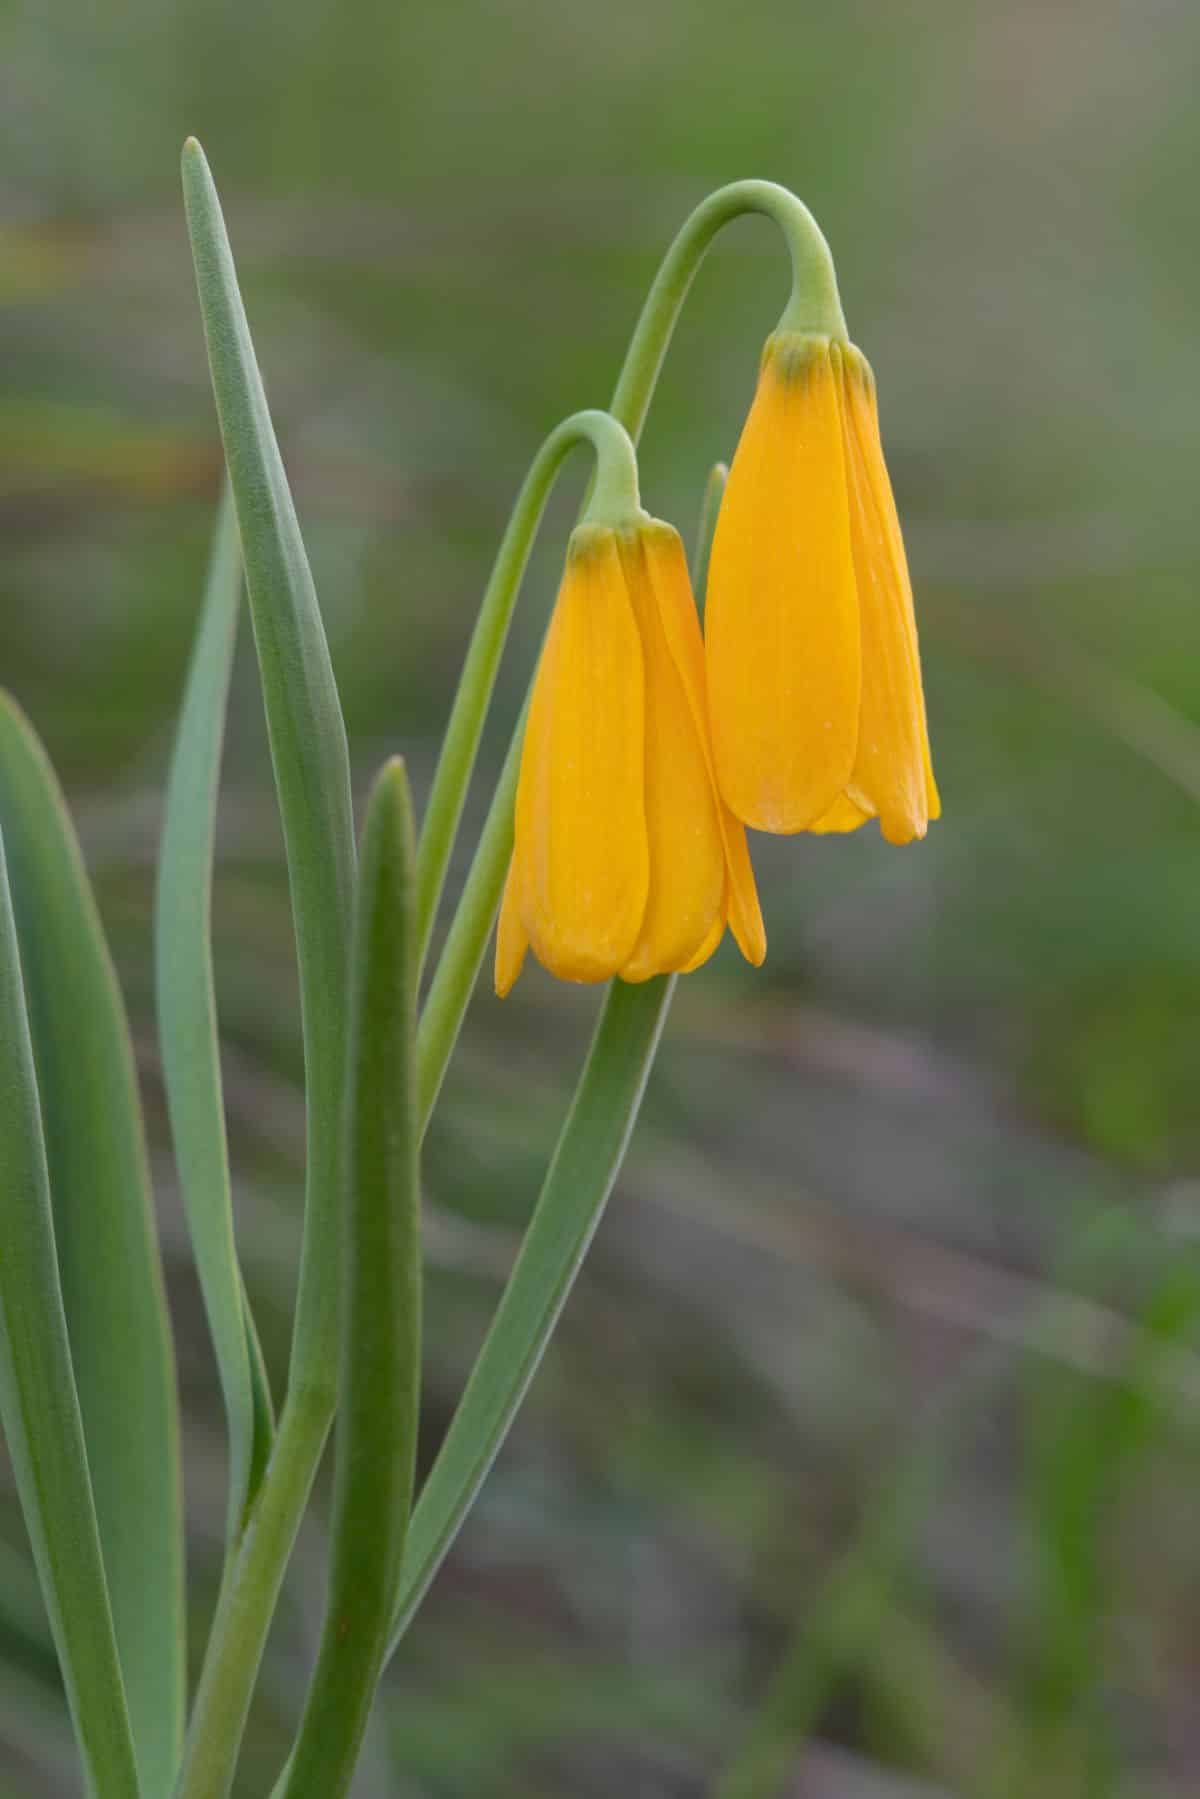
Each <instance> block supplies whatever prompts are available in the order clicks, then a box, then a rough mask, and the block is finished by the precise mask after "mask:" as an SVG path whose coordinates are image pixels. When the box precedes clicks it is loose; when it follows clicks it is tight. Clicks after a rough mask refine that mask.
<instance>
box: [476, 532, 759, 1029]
mask: <svg viewBox="0 0 1200 1799" xmlns="http://www.w3.org/2000/svg"><path fill="white" fill-rule="evenodd" d="M726 924H728V925H729V926H730V928H731V929H732V931H733V934H734V936H735V938H736V939H737V942H738V944H739V946H740V948H741V950H742V953H743V954H744V955H745V956H746V957H747V958H748V960H750V961H751V962H754V963H759V962H761V961H762V959H763V956H764V954H765V952H766V939H765V936H764V934H763V924H762V915H761V912H760V910H759V905H758V895H757V892H756V890H755V885H754V875H753V872H752V870H751V867H750V858H749V854H748V852H747V849H746V839H745V833H744V831H743V829H742V826H741V825H740V824H739V823H738V822H737V820H736V819H735V818H734V817H733V816H732V814H731V813H730V812H729V809H728V807H726V806H725V804H724V803H723V801H722V800H721V797H720V794H719V791H718V788H717V783H716V777H715V772H714V768H713V762H712V751H711V745H710V738H709V726H708V713H707V703H706V699H705V689H704V652H703V647H702V644H701V638H700V628H699V622H698V620H697V616H696V608H695V603H694V600H693V597H692V590H691V582H690V580H689V578H688V570H687V562H686V559H685V556H684V551H683V545H682V543H681V542H680V539H679V535H678V533H677V532H676V531H675V530H674V529H673V528H672V527H671V526H670V525H667V524H663V523H661V522H660V521H658V520H656V519H652V518H649V517H648V516H647V515H646V514H644V513H643V514H641V515H640V517H639V518H638V519H636V520H633V521H631V522H630V523H629V524H628V525H627V526H624V525H622V526H619V527H613V526H610V525H600V524H586V523H585V524H583V525H581V526H579V527H578V529H577V530H576V531H575V532H574V534H573V536H572V538H571V542H570V545H569V547H568V552H567V562H566V569H565V571H564V574H563V579H562V585H561V587H560V589H559V593H558V599H557V601H556V604H555V608H554V616H553V619H552V620H551V624H550V630H549V634H548V636H547V639H546V644H545V648H544V650H543V652H542V659H541V662H540V664H539V667H538V672H537V677H536V680H535V682H534V689H533V695H532V699H531V702H530V710H529V718H528V723H527V725H526V728H525V741H524V746H523V750H522V755H521V772H520V780H519V784H518V789H517V802H516V816H515V825H514V844H513V856H512V862H511V864H510V867H509V873H508V880H507V883H506V885H505V890H504V900H503V904H502V907H501V913H500V924H499V929H498V933H497V939H496V991H497V992H498V993H499V994H500V995H501V996H503V995H504V994H506V993H507V992H508V991H509V989H510V988H511V987H512V985H513V982H514V981H515V980H516V978H517V976H518V974H519V973H520V971H521V965H522V963H523V961H524V958H525V952H526V950H527V949H528V948H529V947H530V946H532V948H533V951H534V954H535V955H536V956H537V958H538V960H539V961H540V962H541V963H542V964H543V965H544V966H545V967H546V968H548V969H549V970H550V972H551V973H552V974H555V975H558V976H560V977H561V978H562V979H564V980H570V981H603V980H607V979H609V978H610V977H611V976H613V975H620V976H621V977H622V979H624V980H627V981H644V980H648V979H649V978H650V977H651V976H652V975H658V974H667V973H672V972H675V971H683V970H686V969H691V968H695V967H698V966H699V965H700V963H702V962H704V961H707V959H708V957H709V956H710V955H712V953H713V951H714V950H715V949H716V947H717V944H718V943H719V942H720V940H721V937H722V935H723V934H724V930H725V926H726Z"/></svg>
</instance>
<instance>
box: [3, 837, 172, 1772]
mask: <svg viewBox="0 0 1200 1799" xmlns="http://www.w3.org/2000/svg"><path fill="white" fill-rule="evenodd" d="M80 1010H81V1012H82V1006H81V1008H80ZM0 1240H2V1241H3V1244H4V1253H3V1255H2V1256H0V1417H2V1419H3V1424H4V1434H5V1438H6V1440H7V1443H8V1451H9V1455H10V1457H11V1459H12V1464H13V1470H14V1473H15V1475H16V1480H17V1487H18V1491H19V1493H20V1496H21V1505H22V1508H23V1510H24V1513H25V1520H26V1524H27V1526H28V1529H29V1535H30V1540H31V1542H32V1544H33V1550H34V1556H35V1558H36V1560H37V1564H38V1573H39V1575H40V1577H41V1583H42V1591H43V1594H44V1596H45V1601H46V1609H47V1611H48V1613H49V1615H50V1623H51V1628H52V1629H53V1632H54V1639H55V1643H56V1645H57V1648H58V1656H59V1662H60V1665H61V1667H62V1673H63V1681H64V1684H65V1686H66V1689H67V1698H68V1701H69V1703H70V1706H71V1713H72V1716H73V1718H74V1720H75V1730H76V1736H77V1740H78V1743H79V1749H80V1753H81V1756H82V1758H83V1765H84V1770H85V1773H86V1776H87V1781H88V1786H89V1789H90V1791H91V1792H93V1793H96V1794H99V1793H102V1794H104V1795H105V1799H138V1774H137V1764H136V1761H135V1756H134V1747H133V1737H132V1733H131V1730H130V1724H129V1712H128V1709H127V1706H126V1702H125V1693H124V1689H123V1686H122V1681H121V1669H120V1663H119V1661H118V1658H117V1645H116V1637H115V1633H114V1629H113V1618H112V1611H111V1608H110V1606H109V1598H108V1589H107V1584H106V1581H105V1574H104V1558H103V1555H102V1552H101V1548H100V1534H99V1530H98V1528H97V1523H96V1510H95V1505H94V1503H93V1498H92V1487H91V1481H90V1479H89V1477H88V1465H87V1451H86V1449H85V1447H84V1438H83V1421H82V1418H81V1416H80V1409H79V1399H78V1395H77V1392H76V1388H75V1380H74V1376H73V1373H72V1368H71V1348H70V1343H69V1339H68V1335H67V1320H66V1316H65V1313H64V1310H63V1295H62V1286H61V1283H60V1279H59V1270H58V1258H57V1253H56V1245H55V1229H54V1220H53V1216H52V1212H51V1206H50V1182H49V1174H48V1171H47V1165H46V1147H45V1142H44V1138H43V1133H42V1119H41V1109H40V1105H39V1099H38V1079H37V1074H36V1072H35V1067H34V1053H33V1043H32V1040H31V1036H30V1028H29V1014H28V1011H27V1008H26V1002H25V990H24V984H23V979H22V968H21V956H20V950H19V948H18V942H17V926H16V920H15V917H14V914H13V906H12V896H11V892H10V889H9V882H8V873H7V867H6V862H5V854H4V845H3V831H2V830H0ZM169 1653H170V1651H169V1648H168V1656H169ZM160 1790H163V1791H165V1790H166V1789H165V1787H164V1788H162V1789H160Z"/></svg>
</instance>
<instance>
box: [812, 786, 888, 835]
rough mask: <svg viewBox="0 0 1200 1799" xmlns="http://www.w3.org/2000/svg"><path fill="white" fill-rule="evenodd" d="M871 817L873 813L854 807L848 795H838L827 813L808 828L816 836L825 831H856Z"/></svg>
mask: <svg viewBox="0 0 1200 1799" xmlns="http://www.w3.org/2000/svg"><path fill="white" fill-rule="evenodd" d="M873 817H874V813H872V812H869V811H868V812H864V810H863V809H862V807H861V806H856V805H855V803H854V801H853V800H852V799H851V798H850V796H849V794H846V793H839V794H838V796H837V798H836V799H835V800H834V802H833V804H832V806H830V808H829V810H828V812H823V813H822V814H821V816H820V818H818V819H817V821H816V823H815V824H811V825H809V827H808V828H809V830H810V831H814V832H815V833H816V834H817V835H818V836H823V835H824V834H825V833H826V832H827V831H857V829H858V827H859V825H865V824H866V822H867V820H868V819H869V818H873Z"/></svg>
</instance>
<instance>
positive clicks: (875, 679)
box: [835, 345, 936, 843]
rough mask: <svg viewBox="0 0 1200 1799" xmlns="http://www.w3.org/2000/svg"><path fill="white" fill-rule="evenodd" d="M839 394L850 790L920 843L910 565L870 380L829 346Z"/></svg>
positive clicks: (920, 712) (892, 828) (851, 356)
mask: <svg viewBox="0 0 1200 1799" xmlns="http://www.w3.org/2000/svg"><path fill="white" fill-rule="evenodd" d="M835 366H836V368H837V371H838V380H839V387H840V390H841V396H842V408H843V421H844V427H845V442H846V475H847V485H848V490H849V497H850V540H851V544H852V546H853V551H854V568H855V575H856V578H857V581H858V598H859V610H860V616H861V620H862V711H861V715H860V727H859V739H858V754H857V756H856V758H855V764H854V774H853V778H852V781H851V786H852V788H854V789H857V790H859V791H860V792H861V794H862V795H863V796H864V799H865V801H866V802H868V803H869V806H870V809H871V810H873V811H876V812H878V814H879V826H880V829H881V831H882V832H883V835H884V836H885V837H886V838H887V839H888V841H889V842H891V843H908V842H910V841H911V839H912V838H914V837H923V836H924V835H925V830H926V826H927V824H928V822H929V817H930V797H931V793H932V796H933V797H934V798H936V789H935V788H933V782H932V770H929V772H928V774H927V772H926V771H927V769H928V764H929V740H928V734H927V730H926V725H925V702H924V697H923V694H922V690H921V661H920V655H919V653H918V649H917V627H916V620H915V617H914V613H913V602H912V588H911V585H910V582H909V576H908V563H907V560H906V558H905V554H904V543H903V539H902V537H901V535H900V521H899V519H898V517H897V515H896V504H895V500H894V499H893V497H892V485H891V482H890V481H889V479H888V472H887V465H886V463H885V462H884V458H883V447H882V444H881V443H880V438H879V420H878V414H877V411H876V404H875V384H874V381H873V379H872V376H871V372H870V369H869V368H868V366H867V364H866V361H865V360H864V358H863V357H862V356H861V355H860V354H859V352H858V351H857V350H855V349H854V348H853V347H852V346H849V345H847V346H845V347H844V348H841V347H838V348H836V349H835Z"/></svg>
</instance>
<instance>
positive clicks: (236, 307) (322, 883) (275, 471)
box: [183, 138, 354, 1407]
mask: <svg viewBox="0 0 1200 1799" xmlns="http://www.w3.org/2000/svg"><path fill="white" fill-rule="evenodd" d="M183 194H184V204H185V206H186V208H187V219H188V230H189V232H190V234H191V241H192V255H193V258H194V260H195V265H196V286H197V290H198V292H199V296H200V311H201V314H202V316H203V319H204V333H205V337H206V339H207V343H208V360H209V366H210V369H211V371H212V384H213V393H214V395H215V398H216V403H217V416H218V418H219V420H220V425H221V437H222V440H223V442H224V446H225V460H226V463H227V465H228V468H229V478H230V484H231V486H232V488H233V497H234V502H235V504H236V507H237V517H238V525H239V528H240V530H241V538H242V556H243V560H244V562H245V568H246V587H247V592H248V594H249V599H250V616H251V621H252V623H253V626H254V642H255V647H256V649H257V651H258V663H259V671H260V674H261V677H262V690H263V701H264V705H265V708H266V715H267V730H268V734H269V737H270V742H271V758H272V761H273V763H274V767H275V783H276V787H277V789H278V793H279V807H280V813H281V815H282V818H283V831H284V839H285V843H286V846H287V859H288V878H289V881H290V883H291V892H292V909H293V913H294V915H295V921H296V947H297V955H298V960H299V965H300V997H301V1007H302V1012H303V1020H304V1062H305V1073H306V1081H307V1095H308V1194H307V1207H306V1213H305V1232H304V1251H303V1256H302V1262H301V1270H300V1291H299V1296H298V1300H297V1306H296V1324H295V1334H294V1338H293V1353H292V1390H293V1391H295V1392H296V1393H297V1394H299V1393H300V1392H302V1391H306V1390H307V1391H309V1392H311V1393H312V1394H314V1395H319V1396H320V1398H321V1400H322V1402H324V1403H326V1404H328V1405H329V1406H330V1407H331V1406H332V1400H333V1388H334V1382H335V1371H336V1355H337V1305H338V1287H339V1282H338V1279H337V1265H338V1263H337V1258H338V1242H339V1236H340V1229H339V1220H338V1212H337V1193H338V1178H339V1166H338V1157H339V1150H338V1143H339V1129H340V1114H341V1100H342V1073H343V1059H344V1052H345V1028H346V961H347V946H348V943H349V939H350V923H351V912H352V906H353V894H354V823H353V814H352V809H351V803H350V759H349V754H348V751H347V748H346V728H345V724H344V722H343V719H342V711H341V706H340V704H339V702H338V696H337V687H336V685H335V683H334V678H333V669H332V666H331V664H330V660H329V648H328V645H327V643H326V641H325V631H324V628H323V626H322V624H321V614H320V610H319V608H318V606H317V596H316V592H315V590H314V588H313V581H312V574H311V571H310V569H309V566H308V557H307V555H306V554H305V550H304V543H303V540H302V539H301V536H300V526H299V524H298V522H297V519H296V511H295V507H294V506H293V504H292V497H291V493H290V491H289V489H288V484H287V477H286V475H285V474H284V469H283V462H282V460H281V458H280V454H279V446H278V444H277V443H276V440H275V431H274V427H273V426H272V424H271V416H270V413H269V411H268V409H267V400H266V394H265V393H264V391H263V384H262V377H261V376H260V374H259V370H258V363H257V361H256V359H255V355H254V346H253V344H252V342H251V340H250V329H249V326H248V325H247V323H246V314H245V310H244V308H243V306H242V299H241V294H240V293H239V291H238V284H237V275H236V273H235V271H234V266H233V257H232V254H231V253H230V249H229V239H228V237H227V235H226V232H225V223H224V220H223V218H222V216H221V206H220V201H219V200H218V198H217V191H216V188H215V187H214V186H213V180H212V176H211V174H210V173H209V169H208V164H207V162H206V161H205V159H204V152H203V151H202V150H201V148H200V146H199V144H198V143H196V141H195V139H194V138H192V139H189V140H188V142H187V144H186V145H185V146H184V151H183Z"/></svg>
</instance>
